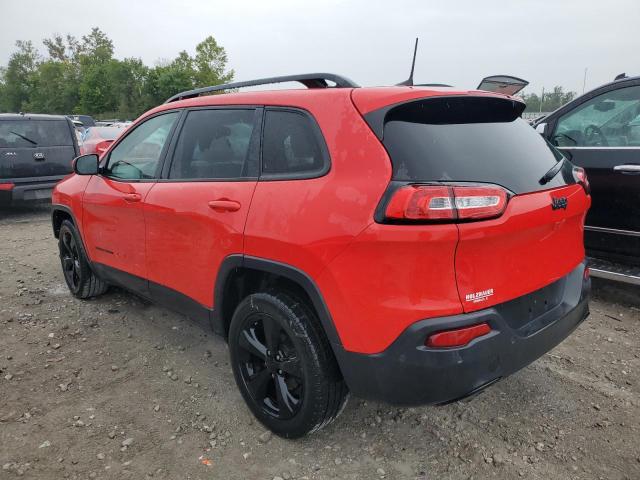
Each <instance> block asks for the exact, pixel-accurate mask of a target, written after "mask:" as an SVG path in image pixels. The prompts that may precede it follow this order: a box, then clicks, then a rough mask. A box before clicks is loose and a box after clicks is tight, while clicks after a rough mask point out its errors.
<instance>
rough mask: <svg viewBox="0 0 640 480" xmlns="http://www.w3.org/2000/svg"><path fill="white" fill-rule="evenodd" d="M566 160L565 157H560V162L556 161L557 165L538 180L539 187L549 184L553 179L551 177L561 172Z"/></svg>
mask: <svg viewBox="0 0 640 480" xmlns="http://www.w3.org/2000/svg"><path fill="white" fill-rule="evenodd" d="M566 160H567V159H566V158H565V157H562V158H561V159H560V160H558V163H556V164H555V165H554V166H553V167H551V168H550V169H549V171H548V172H547V173H545V174H544V175H543V176H542V178H541V179H540V185H545V184H547V183H549V182H550V181H551V180H552V179H553V177H555V176H556V175H557V174H558V172H559V171H560V170H562V166H563V165H564V162H565V161H566Z"/></svg>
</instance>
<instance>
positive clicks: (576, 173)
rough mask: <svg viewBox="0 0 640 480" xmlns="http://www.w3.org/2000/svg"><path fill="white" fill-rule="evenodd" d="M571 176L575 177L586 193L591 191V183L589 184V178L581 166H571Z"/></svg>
mask: <svg viewBox="0 0 640 480" xmlns="http://www.w3.org/2000/svg"><path fill="white" fill-rule="evenodd" d="M573 177H574V178H575V179H576V182H578V183H579V184H580V185H582V188H584V191H585V192H587V195H588V194H589V193H591V185H589V179H588V178H587V172H585V171H584V168H582V167H573Z"/></svg>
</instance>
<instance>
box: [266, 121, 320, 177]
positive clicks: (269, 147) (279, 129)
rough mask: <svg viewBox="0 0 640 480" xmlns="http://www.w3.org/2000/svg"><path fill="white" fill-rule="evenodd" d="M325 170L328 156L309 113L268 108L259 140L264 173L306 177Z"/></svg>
mask: <svg viewBox="0 0 640 480" xmlns="http://www.w3.org/2000/svg"><path fill="white" fill-rule="evenodd" d="M328 169H329V162H328V155H327V154H326V147H325V145H324V143H323V142H322V141H321V134H320V131H319V128H318V126H317V125H316V124H315V122H314V121H313V120H312V119H311V118H310V117H309V116H308V115H306V114H304V113H302V112H295V111H289V110H267V112H266V113H265V125H264V133H263V140H262V173H263V174H264V175H267V176H272V175H278V176H283V177H286V178H309V177H314V176H319V175H322V174H323V173H325V172H326V171H327V170H328Z"/></svg>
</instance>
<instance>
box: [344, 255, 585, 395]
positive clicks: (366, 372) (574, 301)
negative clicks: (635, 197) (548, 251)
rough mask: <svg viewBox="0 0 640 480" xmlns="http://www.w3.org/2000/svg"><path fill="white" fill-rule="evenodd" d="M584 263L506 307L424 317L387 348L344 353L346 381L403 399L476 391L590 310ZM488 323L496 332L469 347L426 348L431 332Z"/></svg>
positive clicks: (552, 342)
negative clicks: (368, 352) (373, 352)
mask: <svg viewBox="0 0 640 480" xmlns="http://www.w3.org/2000/svg"><path fill="white" fill-rule="evenodd" d="M585 265H586V264H585V263H584V262H583V263H581V264H579V265H578V266H577V267H576V268H575V269H574V270H573V271H572V272H571V273H569V274H568V275H567V276H565V277H564V278H561V279H560V280H558V281H557V282H555V283H553V284H552V285H549V286H548V287H545V288H543V289H540V290H538V291H536V292H532V293H531V294H528V295H524V296H523V297H519V298H517V299H514V300H512V301H509V302H506V303H503V304H501V305H496V306H494V307H491V308H487V309H485V310H480V311H477V312H473V313H469V314H462V315H455V316H450V317H441V318H432V319H428V320H422V321H419V322H417V323H415V324H413V325H412V326H410V327H409V328H408V329H407V330H405V331H404V332H403V333H402V335H400V337H398V338H397V339H396V341H395V342H394V343H393V344H391V346H389V347H388V348H387V349H386V350H385V351H383V352H381V353H378V354H374V355H366V354H358V353H353V352H347V351H341V352H337V353H338V361H339V363H340V367H341V369H342V373H343V375H344V377H345V380H346V382H347V384H348V386H349V388H350V389H351V391H352V392H353V394H354V395H356V396H360V397H363V398H370V399H375V400H381V401H385V402H388V403H393V404H400V405H418V404H442V403H447V402H451V401H455V400H458V399H461V398H464V397H467V396H469V395H472V394H474V393H476V392H478V391H480V390H482V389H483V388H485V387H487V386H488V385H491V384H492V383H494V382H496V381H498V380H499V379H501V378H503V377H505V376H507V375H510V374H512V373H514V372H516V371H518V370H520V369H521V368H523V367H525V366H527V365H529V364H530V363H531V362H533V361H534V360H536V359H537V358H539V357H540V356H542V355H543V354H544V353H546V352H548V351H549V350H551V349H552V348H553V347H555V346H556V345H558V344H559V343H560V342H562V341H563V340H564V339H565V338H566V337H567V336H568V335H569V334H570V333H571V332H572V331H573V330H574V329H575V328H576V327H577V326H578V325H579V324H580V323H581V322H582V321H583V320H584V319H585V318H586V317H587V316H588V315H589V306H588V297H589V291H590V280H589V279H588V278H587V279H585V278H584V269H585ZM547 305H550V306H551V307H547ZM482 322H486V323H488V324H489V325H490V326H491V329H492V331H491V333H489V334H487V335H485V336H483V337H480V338H476V339H475V340H473V341H472V342H471V343H469V344H468V345H466V346H464V347H458V348H448V349H434V348H429V347H426V346H425V339H426V338H427V337H428V336H429V335H430V334H431V333H435V332H438V331H442V330H448V329H454V328H460V327H464V326H468V325H473V324H477V323H482Z"/></svg>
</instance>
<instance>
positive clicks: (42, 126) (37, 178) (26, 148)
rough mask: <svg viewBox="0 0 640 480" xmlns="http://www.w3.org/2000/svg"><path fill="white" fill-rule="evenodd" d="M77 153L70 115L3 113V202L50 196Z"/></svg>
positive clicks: (0, 128) (0, 158)
mask: <svg viewBox="0 0 640 480" xmlns="http://www.w3.org/2000/svg"><path fill="white" fill-rule="evenodd" d="M78 154H79V148H78V142H77V139H76V134H75V127H74V125H73V123H72V121H71V120H70V119H69V118H67V117H64V116H61V115H33V114H0V205H2V206H7V205H11V204H13V203H15V202H23V201H34V200H48V199H49V198H51V190H52V189H53V187H54V185H55V184H56V183H57V182H58V181H60V180H61V179H62V178H63V177H64V176H65V175H68V174H69V173H71V162H72V160H73V158H74V157H75V156H77V155H78Z"/></svg>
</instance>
